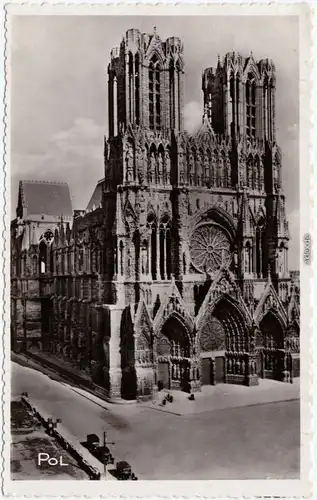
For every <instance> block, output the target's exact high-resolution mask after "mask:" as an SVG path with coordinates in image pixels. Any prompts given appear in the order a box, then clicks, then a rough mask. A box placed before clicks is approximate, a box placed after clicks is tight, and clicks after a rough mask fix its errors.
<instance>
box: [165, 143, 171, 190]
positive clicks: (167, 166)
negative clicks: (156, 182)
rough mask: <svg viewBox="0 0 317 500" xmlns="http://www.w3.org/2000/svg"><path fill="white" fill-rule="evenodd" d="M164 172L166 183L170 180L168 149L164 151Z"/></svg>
mask: <svg viewBox="0 0 317 500" xmlns="http://www.w3.org/2000/svg"><path fill="white" fill-rule="evenodd" d="M165 172H166V183H167V184H169V183H170V182H171V157H170V154H169V152H168V151H165Z"/></svg>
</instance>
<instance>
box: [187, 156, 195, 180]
mask: <svg viewBox="0 0 317 500" xmlns="http://www.w3.org/2000/svg"><path fill="white" fill-rule="evenodd" d="M194 173H195V160H194V155H193V154H190V155H189V160H188V174H189V179H188V180H189V184H190V185H191V186H192V185H193V183H194Z"/></svg>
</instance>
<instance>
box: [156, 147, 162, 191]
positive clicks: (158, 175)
mask: <svg viewBox="0 0 317 500" xmlns="http://www.w3.org/2000/svg"><path fill="white" fill-rule="evenodd" d="M162 179H163V157H162V153H159V155H158V169H157V182H158V184H161V182H162Z"/></svg>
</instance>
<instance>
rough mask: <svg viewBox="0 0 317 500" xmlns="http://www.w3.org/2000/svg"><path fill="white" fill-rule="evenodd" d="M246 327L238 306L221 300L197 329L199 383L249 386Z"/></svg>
mask: <svg viewBox="0 0 317 500" xmlns="http://www.w3.org/2000/svg"><path fill="white" fill-rule="evenodd" d="M248 329H249V326H248V323H247V320H246V318H245V316H244V314H243V312H242V311H241V310H240V308H239V306H238V305H237V304H235V303H234V301H232V300H230V298H228V297H226V296H223V297H222V298H221V299H220V300H219V301H218V302H217V303H216V305H215V306H214V307H211V308H210V310H209V311H207V313H206V314H205V317H204V319H203V321H202V323H201V325H200V327H199V347H200V353H201V359H202V383H203V384H204V385H207V384H215V383H219V382H227V383H234V384H249V378H248V376H249V375H250V372H249V354H248V351H249V339H248Z"/></svg>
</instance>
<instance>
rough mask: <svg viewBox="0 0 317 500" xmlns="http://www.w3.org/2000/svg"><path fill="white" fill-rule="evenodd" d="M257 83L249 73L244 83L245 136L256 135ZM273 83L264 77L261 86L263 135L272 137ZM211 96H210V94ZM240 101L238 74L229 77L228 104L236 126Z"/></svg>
mask: <svg viewBox="0 0 317 500" xmlns="http://www.w3.org/2000/svg"><path fill="white" fill-rule="evenodd" d="M259 92H260V91H257V83H256V79H255V77H254V75H253V74H251V73H249V75H248V79H247V81H246V83H245V113H246V129H245V133H246V136H247V137H249V138H254V137H256V115H257V96H260V94H259ZM273 92H274V90H273V83H272V81H271V80H270V79H268V78H266V79H265V80H264V83H263V86H262V106H263V126H264V133H265V136H266V137H267V138H269V139H272V136H273V118H274V117H273V104H274V103H273ZM210 97H211V96H210ZM240 101H241V79H240V76H239V75H236V76H233V75H230V77H229V106H230V112H231V114H232V117H234V120H235V123H236V125H237V127H238V128H239V126H240V125H241V123H240V111H239V107H240Z"/></svg>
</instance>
